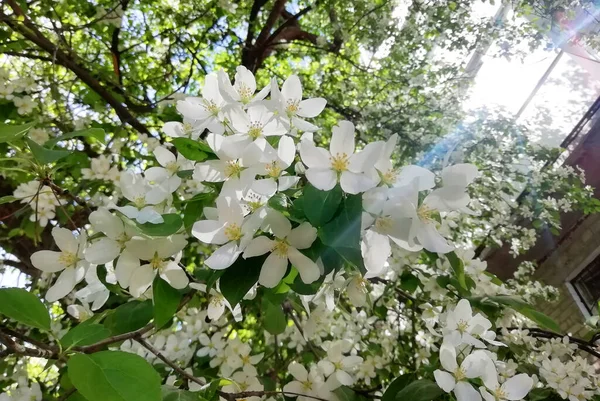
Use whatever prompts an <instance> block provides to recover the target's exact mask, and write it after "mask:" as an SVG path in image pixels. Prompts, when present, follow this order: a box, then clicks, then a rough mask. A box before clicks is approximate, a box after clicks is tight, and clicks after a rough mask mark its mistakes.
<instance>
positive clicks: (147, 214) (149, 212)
mask: <svg viewBox="0 0 600 401" xmlns="http://www.w3.org/2000/svg"><path fill="white" fill-rule="evenodd" d="M135 219H136V220H137V222H138V223H140V224H144V223H151V224H160V223H162V222H164V220H163V217H162V216H161V215H160V213H158V212H157V211H156V210H154V208H153V207H152V206H146V207H145V208H143V209H142V210H140V211H139V213H138V214H137V216H136V217H135Z"/></svg>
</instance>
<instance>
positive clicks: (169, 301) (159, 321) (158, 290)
mask: <svg viewBox="0 0 600 401" xmlns="http://www.w3.org/2000/svg"><path fill="white" fill-rule="evenodd" d="M152 295H153V297H152V298H153V300H154V326H155V327H156V328H157V329H160V328H161V327H163V326H164V325H165V324H167V322H169V320H171V319H172V318H173V316H175V313H176V312H177V307H178V306H179V301H180V300H181V294H180V293H179V291H177V290H176V289H175V288H173V287H171V286H170V285H169V283H167V282H166V281H165V280H163V279H162V278H160V276H159V275H156V278H155V279H154V283H153V284H152Z"/></svg>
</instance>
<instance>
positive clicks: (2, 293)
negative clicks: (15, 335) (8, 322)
mask: <svg viewBox="0 0 600 401" xmlns="http://www.w3.org/2000/svg"><path fill="white" fill-rule="evenodd" d="M0 314H1V315H4V316H6V317H8V318H10V319H13V320H16V321H17V322H19V323H23V324H25V325H27V326H31V327H37V328H38V329H42V330H46V331H50V314H49V313H48V310H47V309H46V307H45V306H44V304H43V303H42V301H40V300H39V298H38V297H36V296H35V295H34V294H32V293H30V292H28V291H26V290H24V289H22V288H0Z"/></svg>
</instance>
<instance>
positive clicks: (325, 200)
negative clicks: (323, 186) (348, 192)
mask: <svg viewBox="0 0 600 401" xmlns="http://www.w3.org/2000/svg"><path fill="white" fill-rule="evenodd" d="M341 201H342V189H341V188H340V186H339V185H336V186H335V187H334V188H333V189H332V190H331V191H321V190H319V189H317V188H315V187H313V186H312V185H310V184H307V185H306V186H305V187H304V203H305V204H306V205H310V207H308V208H305V210H304V214H305V215H306V217H307V218H308V221H309V222H310V224H312V225H313V226H315V227H321V226H323V225H324V224H325V223H327V222H328V221H329V220H331V218H332V217H333V215H334V214H335V212H336V211H337V209H338V206H339V205H340V202H341Z"/></svg>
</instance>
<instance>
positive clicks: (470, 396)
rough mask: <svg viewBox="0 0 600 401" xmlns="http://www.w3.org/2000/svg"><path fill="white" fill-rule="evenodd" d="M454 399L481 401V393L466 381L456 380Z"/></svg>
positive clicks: (458, 400) (457, 400) (459, 400)
mask: <svg viewBox="0 0 600 401" xmlns="http://www.w3.org/2000/svg"><path fill="white" fill-rule="evenodd" d="M454 395H456V401H481V395H480V394H479V392H478V391H477V390H475V388H474V387H473V386H472V385H470V384H469V383H467V382H458V383H456V387H454Z"/></svg>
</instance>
